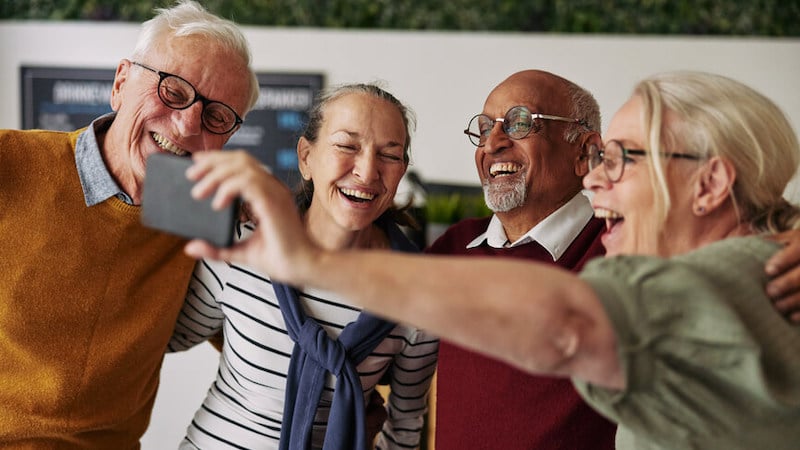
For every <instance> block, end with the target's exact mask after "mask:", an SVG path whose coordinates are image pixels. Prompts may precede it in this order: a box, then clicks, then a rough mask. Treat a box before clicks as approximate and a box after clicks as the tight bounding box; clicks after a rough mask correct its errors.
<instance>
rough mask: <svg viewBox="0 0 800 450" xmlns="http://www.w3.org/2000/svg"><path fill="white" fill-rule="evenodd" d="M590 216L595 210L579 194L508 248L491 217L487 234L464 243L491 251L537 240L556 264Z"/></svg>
mask: <svg viewBox="0 0 800 450" xmlns="http://www.w3.org/2000/svg"><path fill="white" fill-rule="evenodd" d="M593 215H594V211H593V210H592V205H591V203H589V199H588V198H587V197H586V196H585V195H584V194H583V193H581V192H579V193H578V194H576V195H575V196H574V197H572V198H571V199H570V201H568V202H567V203H565V204H564V206H562V207H561V208H558V209H557V210H555V211H554V212H553V213H552V214H550V215H549V216H547V217H545V218H544V220H542V221H541V222H539V223H537V224H536V226H534V227H533V228H531V229H530V230H528V232H527V233H525V234H524V235H523V236H522V237H520V238H519V239H517V240H516V241H514V242H512V243H511V244H510V245H507V243H508V236H506V232H505V230H504V229H503V224H502V223H500V219H498V218H497V215H493V216H492V219H491V220H490V221H489V226H488V227H487V228H486V231H485V232H484V233H483V234H481V235H480V236H478V237H477V238H475V239H474V240H473V241H472V242H470V243H469V244H467V248H474V247H477V246H479V245H481V244H482V243H483V242H486V244H487V245H488V246H490V247H493V248H504V247H516V246H518V245H523V244H527V243H529V242H531V241H536V242H538V243H539V245H541V246H542V247H544V248H545V250H547V252H548V253H550V256H552V257H553V261H557V260H558V258H560V257H561V255H563V254H564V252H565V251H566V250H567V247H569V246H570V244H572V241H574V240H575V238H576V237H578V235H579V234H580V232H581V231H582V230H583V227H585V226H586V224H587V223H589V220H591V218H592V216H593Z"/></svg>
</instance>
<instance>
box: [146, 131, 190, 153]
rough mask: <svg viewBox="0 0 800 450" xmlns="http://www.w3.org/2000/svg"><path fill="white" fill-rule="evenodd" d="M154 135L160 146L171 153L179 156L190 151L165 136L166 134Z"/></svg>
mask: <svg viewBox="0 0 800 450" xmlns="http://www.w3.org/2000/svg"><path fill="white" fill-rule="evenodd" d="M152 136H153V139H155V141H156V142H157V143H158V146H159V147H161V148H163V149H164V150H166V151H168V152H170V153H174V154H176V155H178V156H184V155H186V154H187V153H188V152H187V151H186V150H184V149H182V148H180V147H178V146H177V145H175V144H173V143H172V142H171V141H170V140H169V139H167V138H165V137H164V136H161V135H160V134H158V133H153V134H152Z"/></svg>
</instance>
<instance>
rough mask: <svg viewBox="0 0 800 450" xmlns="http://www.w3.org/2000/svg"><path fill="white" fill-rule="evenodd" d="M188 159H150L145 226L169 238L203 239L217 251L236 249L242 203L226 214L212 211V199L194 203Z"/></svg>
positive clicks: (164, 156)
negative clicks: (236, 231)
mask: <svg viewBox="0 0 800 450" xmlns="http://www.w3.org/2000/svg"><path fill="white" fill-rule="evenodd" d="M191 164H192V159H191V158H189V157H181V156H177V155H171V154H166V153H154V154H152V155H150V156H149V157H148V158H147V168H146V172H145V179H144V193H143V195H142V223H143V224H144V225H146V226H148V227H151V228H156V229H158V230H161V231H166V232H168V233H170V234H174V235H177V236H181V237H185V238H189V239H204V240H206V241H208V242H210V243H211V244H213V245H215V246H217V247H230V246H231V245H233V235H234V225H235V221H236V218H237V215H238V213H239V203H240V202H239V201H238V200H237V201H234V202H232V203H231V204H230V205H228V206H227V207H226V208H225V209H223V210H214V209H212V208H211V197H212V196H210V197H208V198H205V199H202V200H195V199H194V198H192V196H191V193H190V192H191V189H192V186H193V185H194V182H192V181H191V180H189V179H187V178H186V169H187V168H188V167H189V166H190V165H191Z"/></svg>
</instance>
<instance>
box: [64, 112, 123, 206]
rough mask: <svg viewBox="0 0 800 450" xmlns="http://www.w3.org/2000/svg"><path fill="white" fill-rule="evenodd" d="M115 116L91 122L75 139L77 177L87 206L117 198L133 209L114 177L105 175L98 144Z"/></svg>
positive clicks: (106, 171)
mask: <svg viewBox="0 0 800 450" xmlns="http://www.w3.org/2000/svg"><path fill="white" fill-rule="evenodd" d="M115 116H116V113H113V112H112V113H108V114H106V115H103V116H100V117H98V118H97V119H95V120H93V121H92V123H91V124H90V125H89V127H88V128H87V129H86V130H85V131H84V132H83V133H81V134H80V136H78V141H77V143H76V145H75V164H76V165H77V167H78V177H79V178H80V180H81V186H82V187H83V199H84V201H85V202H86V206H93V205H96V204H98V203H102V202H104V201H106V200H107V199H108V198H110V197H113V196H116V197H117V198H119V199H120V200H122V201H123V202H125V203H127V204H129V205H133V204H134V203H133V199H132V198H131V197H130V196H129V195H128V194H126V193H125V192H123V191H122V189H121V188H120V187H119V185H118V184H117V182H116V181H114V177H112V176H111V173H110V172H109V171H108V168H107V167H106V164H105V162H104V161H103V155H102V154H101V153H100V145H99V144H98V143H97V134H98V133H102V132H105V131H107V130H108V127H110V126H111V122H113V121H114V117H115Z"/></svg>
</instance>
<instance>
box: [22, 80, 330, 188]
mask: <svg viewBox="0 0 800 450" xmlns="http://www.w3.org/2000/svg"><path fill="white" fill-rule="evenodd" d="M114 72H115V71H114V70H113V69H86V68H65V67H25V66H23V67H21V68H20V80H21V90H22V95H21V98H22V128H23V129H33V128H40V129H47V130H60V131H71V130H75V129H78V128H82V127H85V126H87V125H89V123H91V121H92V120H93V119H94V118H96V117H98V116H101V115H103V114H105V113H108V112H111V106H110V105H109V99H110V95H111V87H112V83H113V81H114ZM256 75H257V77H258V83H259V86H260V90H261V93H260V95H259V99H258V102H257V103H256V105H255V106H254V107H253V109H252V110H251V111H250V113H248V114H247V117H246V118H245V121H244V123H243V124H242V125H241V127H240V128H239V130H237V131H236V133H234V135H233V136H231V139H230V140H229V141H228V144H227V145H226V146H225V148H229V149H230V148H238V149H245V150H247V151H249V152H250V153H251V154H253V155H254V156H256V157H257V158H258V159H259V160H260V161H261V162H263V163H264V164H266V165H268V166H270V167H271V168H272V170H273V173H275V175H276V176H278V177H279V178H280V179H282V180H283V181H284V182H285V183H287V184H289V185H292V186H293V185H294V184H296V183H297V182H298V181H299V180H300V177H299V175H298V172H297V152H296V144H297V138H298V137H299V136H300V133H301V132H302V129H303V127H304V125H305V123H306V121H307V120H308V110H309V108H310V107H311V104H312V102H313V100H314V97H315V96H316V95H317V93H318V92H319V90H320V89H322V84H323V76H322V75H321V74H316V73H258V74H256Z"/></svg>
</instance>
